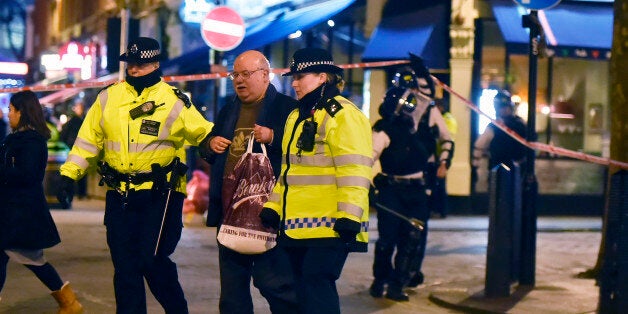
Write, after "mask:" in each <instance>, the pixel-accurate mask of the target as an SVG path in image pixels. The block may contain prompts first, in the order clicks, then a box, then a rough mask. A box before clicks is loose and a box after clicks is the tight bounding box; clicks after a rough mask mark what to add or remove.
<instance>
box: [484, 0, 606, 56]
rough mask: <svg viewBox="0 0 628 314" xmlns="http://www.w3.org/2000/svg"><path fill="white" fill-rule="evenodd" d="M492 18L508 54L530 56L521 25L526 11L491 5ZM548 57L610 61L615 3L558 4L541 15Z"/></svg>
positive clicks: (500, 1)
mask: <svg viewBox="0 0 628 314" xmlns="http://www.w3.org/2000/svg"><path fill="white" fill-rule="evenodd" d="M491 4H492V7H493V14H494V15H495V19H496V20H497V24H498V25H499V28H500V30H501V32H502V35H503V36H504V40H505V41H506V48H507V50H508V52H509V53H513V54H527V53H528V43H529V41H530V38H529V37H530V35H529V30H528V29H527V28H523V26H522V25H521V16H523V15H526V14H528V12H527V10H526V9H525V8H523V7H521V6H518V5H516V4H515V3H514V2H513V1H510V0H493V1H491ZM538 15H539V21H540V23H541V25H542V26H543V30H544V32H545V39H546V42H547V48H548V49H547V52H548V54H549V55H553V56H556V57H565V58H587V59H601V60H607V59H610V51H611V45H612V38H613V4H612V3H593V2H587V3H573V2H572V3H559V4H558V5H557V6H555V7H553V8H551V9H549V10H541V11H538Z"/></svg>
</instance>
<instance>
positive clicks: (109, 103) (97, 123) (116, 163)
mask: <svg viewBox="0 0 628 314" xmlns="http://www.w3.org/2000/svg"><path fill="white" fill-rule="evenodd" d="M175 91H177V93H178V95H177V94H175ZM151 101H152V102H154V105H155V108H154V112H152V113H151V112H147V113H145V114H143V115H141V116H139V117H137V118H135V119H132V118H131V115H130V113H129V111H130V110H131V109H133V108H136V107H138V106H139V105H141V104H146V103H149V102H151ZM213 126H214V124H213V123H211V122H209V121H207V120H206V119H205V118H204V117H203V116H202V115H201V114H200V113H199V112H198V110H196V108H195V107H194V106H192V105H191V103H190V101H189V99H188V98H187V97H186V96H185V95H183V94H182V93H180V92H179V91H178V90H176V89H175V88H174V87H172V86H170V85H169V84H167V83H165V82H164V81H163V80H162V81H160V82H159V83H157V84H155V85H153V86H150V87H147V88H145V89H144V90H143V91H142V93H141V94H140V95H138V94H137V92H136V91H135V89H134V88H133V87H132V86H131V85H129V84H128V83H127V82H120V83H116V84H114V85H111V86H109V87H108V88H106V89H104V90H102V91H101V92H100V93H99V94H98V97H97V98H96V101H95V102H94V104H93V105H92V107H91V108H90V109H89V111H88V112H87V115H86V116H85V120H84V121H83V125H82V126H81V128H80V130H79V133H78V136H77V139H76V142H75V143H74V146H73V147H72V150H71V151H70V153H69V155H68V158H67V160H66V162H65V163H64V164H63V165H62V166H61V170H60V172H61V175H64V176H67V177H70V178H72V179H74V180H77V179H79V178H81V177H82V176H83V175H85V173H86V171H87V169H88V167H89V166H90V164H91V165H94V164H95V163H96V162H97V161H98V160H100V159H102V160H103V161H105V162H107V163H108V164H109V166H111V167H112V168H114V169H115V170H116V171H118V172H120V173H125V174H132V173H141V172H150V171H151V164H153V163H158V164H159V165H161V166H166V165H168V164H170V162H172V160H173V159H174V158H175V157H179V158H180V159H181V161H182V162H185V161H186V152H185V147H184V146H185V145H193V146H196V145H199V144H200V143H201V141H202V140H203V139H205V137H206V136H207V134H209V132H210V131H211V129H212V128H213ZM181 180H182V181H181V183H182V184H179V187H178V188H177V191H179V192H182V193H185V177H183V178H181ZM151 187H152V182H145V183H142V184H140V185H137V186H135V185H133V184H130V186H129V187H126V186H125V185H124V184H123V185H122V188H124V189H126V188H131V189H136V190H141V189H150V188H151Z"/></svg>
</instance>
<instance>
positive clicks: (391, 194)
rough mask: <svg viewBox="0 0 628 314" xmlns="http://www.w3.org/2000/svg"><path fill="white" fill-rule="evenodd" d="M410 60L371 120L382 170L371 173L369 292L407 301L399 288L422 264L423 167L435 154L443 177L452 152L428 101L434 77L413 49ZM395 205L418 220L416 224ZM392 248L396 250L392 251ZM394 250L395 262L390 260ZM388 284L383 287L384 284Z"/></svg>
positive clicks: (426, 212) (416, 279)
mask: <svg viewBox="0 0 628 314" xmlns="http://www.w3.org/2000/svg"><path fill="white" fill-rule="evenodd" d="M410 61H411V66H410V67H402V68H401V69H399V70H398V71H397V73H396V74H395V78H394V85H395V86H393V87H392V88H390V89H389V90H388V91H387V92H386V95H385V97H384V101H383V103H382V104H381V106H380V108H379V113H380V115H381V116H382V118H381V119H380V120H378V121H376V122H375V124H374V125H373V159H374V160H379V161H380V163H381V167H382V171H381V172H380V173H378V174H377V175H376V176H375V178H373V183H374V185H375V187H376V188H377V190H378V194H377V198H376V202H375V208H377V228H378V232H379V238H378V239H377V242H376V243H375V256H374V260H373V276H374V277H375V279H374V280H373V283H372V284H371V287H370V290H369V291H370V294H371V296H373V297H376V298H379V297H382V296H384V291H386V294H385V296H386V298H388V299H391V300H395V301H408V300H409V298H408V295H407V294H406V293H405V292H404V288H405V287H406V286H408V285H409V284H410V283H411V280H413V282H412V284H413V285H414V284H416V285H418V284H420V283H422V282H423V280H424V278H423V273H422V272H421V265H422V262H423V258H424V256H425V247H426V243H427V232H428V219H429V217H430V209H429V207H428V206H427V195H426V181H425V180H426V170H427V167H428V162H429V159H430V158H434V155H435V153H436V145H437V143H438V142H439V141H440V149H441V153H440V155H439V156H437V158H438V159H437V163H438V169H437V174H436V175H437V176H439V177H444V176H446V174H447V168H448V167H449V165H450V163H451V158H452V156H453V149H454V145H453V144H454V143H453V141H452V140H451V137H450V135H449V132H448V131H447V127H446V125H445V121H444V120H443V116H442V115H441V114H440V111H438V109H437V108H436V107H435V106H434V104H433V97H434V91H435V88H434V82H433V80H432V78H431V76H430V73H429V71H428V70H427V68H426V67H425V65H424V64H423V61H422V60H421V59H420V58H419V57H417V56H414V55H411V57H410ZM391 210H392V211H394V212H396V213H397V214H400V215H401V216H404V217H407V218H409V219H418V220H420V221H422V222H423V226H422V229H421V230H420V229H417V227H416V226H415V225H413V224H410V223H408V221H406V220H402V219H399V216H398V215H391V212H390V211H391ZM395 250H396V253H395ZM393 254H394V263H393ZM386 286H387V288H386Z"/></svg>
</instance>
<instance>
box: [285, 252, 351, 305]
mask: <svg viewBox="0 0 628 314" xmlns="http://www.w3.org/2000/svg"><path fill="white" fill-rule="evenodd" d="M286 252H287V253H288V255H289V256H290V261H291V264H292V270H293V271H294V274H295V280H296V289H297V290H296V291H297V297H298V300H299V308H300V313H304V314H310V313H312V314H313V313H320V314H340V298H339V297H338V290H337V289H336V280H338V278H340V274H341V272H342V268H343V267H344V265H345V261H346V260H347V256H348V255H349V250H348V249H347V246H346V245H345V244H344V243H341V242H340V241H338V245H336V246H328V247H286Z"/></svg>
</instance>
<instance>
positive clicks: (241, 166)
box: [217, 133, 277, 254]
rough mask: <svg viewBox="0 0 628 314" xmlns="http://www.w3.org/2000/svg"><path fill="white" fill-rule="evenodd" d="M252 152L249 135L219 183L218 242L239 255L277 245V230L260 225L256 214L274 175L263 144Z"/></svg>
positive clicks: (269, 190) (260, 208)
mask: <svg viewBox="0 0 628 314" xmlns="http://www.w3.org/2000/svg"><path fill="white" fill-rule="evenodd" d="M261 147H262V153H253V134H252V133H251V135H250V136H249V140H248V145H247V148H246V152H245V153H244V154H243V155H242V157H240V159H239V160H238V162H237V163H236V165H235V167H234V168H233V171H232V172H231V173H229V175H228V176H227V177H225V179H224V182H223V190H222V199H223V200H227V201H225V202H224V203H225V206H224V208H223V222H222V224H221V226H220V229H219V231H218V237H217V239H218V242H220V244H222V245H224V246H226V247H228V248H230V249H232V250H234V251H236V252H239V253H242V254H260V253H263V252H265V251H267V250H270V249H271V248H273V247H275V245H276V244H277V231H276V230H275V229H274V228H268V227H264V225H263V224H262V221H261V219H260V218H259V214H260V212H261V210H262V208H263V206H264V203H265V202H266V201H267V200H268V196H269V195H270V193H271V192H272V190H273V187H274V185H275V176H274V174H273V168H272V166H271V164H270V160H269V159H268V156H267V154H266V146H265V145H264V144H261Z"/></svg>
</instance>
